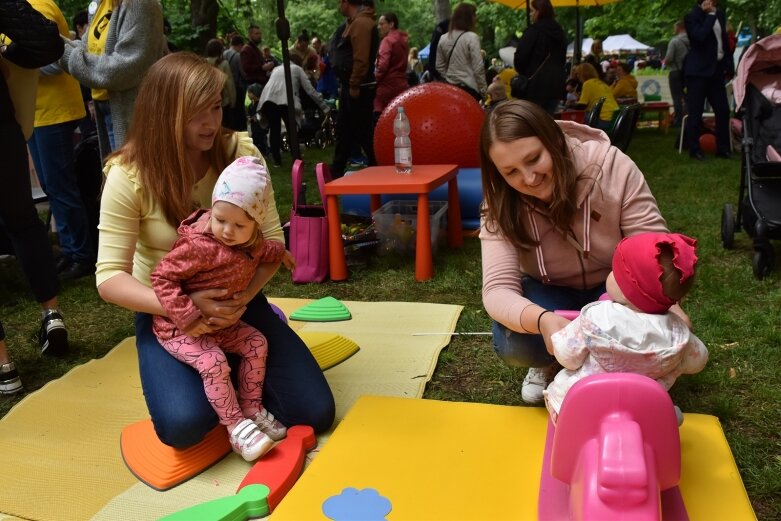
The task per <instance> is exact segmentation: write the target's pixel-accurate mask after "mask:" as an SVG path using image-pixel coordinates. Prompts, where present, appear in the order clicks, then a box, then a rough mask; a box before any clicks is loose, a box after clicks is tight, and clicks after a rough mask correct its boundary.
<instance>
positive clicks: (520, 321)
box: [480, 100, 688, 403]
mask: <svg viewBox="0 0 781 521" xmlns="http://www.w3.org/2000/svg"><path fill="white" fill-rule="evenodd" d="M480 154H481V164H482V181H483V195H484V200H485V204H484V207H483V210H482V220H483V222H482V226H481V229H480V240H481V248H482V262H483V305H484V306H485V308H486V311H487V312H488V314H489V315H490V316H491V318H492V319H493V320H494V326H493V340H494V349H495V350H496V352H497V354H498V355H499V356H500V357H501V358H502V359H503V360H504V362H505V363H507V364H508V365H510V366H517V367H529V368H530V369H529V372H528V373H527V375H526V378H525V380H524V382H523V388H522V393H521V395H522V398H523V400H524V401H525V402H527V403H542V399H543V394H542V391H543V390H544V389H545V387H546V386H547V384H548V383H549V382H550V381H551V380H552V378H553V376H554V375H555V372H556V370H557V369H558V367H557V366H556V365H554V362H555V359H554V357H553V356H552V354H551V353H552V351H551V349H552V348H551V347H550V336H551V334H553V333H554V332H556V331H558V330H560V329H561V328H563V327H564V326H566V325H567V323H568V322H569V321H568V320H567V319H565V318H564V317H561V316H559V315H556V314H554V313H552V311H553V310H556V309H580V308H582V307H583V306H584V305H586V304H588V303H589V302H593V301H596V300H597V299H598V298H599V297H600V295H602V293H604V292H605V280H606V279H607V276H608V274H609V273H610V270H611V263H612V258H613V252H614V251H615V248H616V245H617V244H618V243H619V242H620V241H621V239H622V238H623V237H628V236H632V235H635V234H638V233H641V232H667V231H668V230H667V225H666V223H665V221H664V219H663V218H662V216H661V214H660V213H659V208H658V207H657V205H656V200H655V199H654V196H653V195H652V194H651V190H650V189H649V188H648V185H647V184H646V182H645V178H644V177H643V174H642V172H640V170H639V169H638V168H637V165H635V164H634V162H633V161H632V160H631V159H630V158H629V157H628V156H626V155H625V154H623V153H622V152H621V151H620V150H618V149H617V148H615V147H613V146H611V144H610V140H609V139H608V138H607V136H606V135H605V134H604V132H601V131H599V130H597V129H593V128H590V127H587V126H585V125H580V124H577V123H574V122H571V121H554V120H553V119H552V118H551V117H550V116H549V115H548V114H547V113H546V112H545V111H544V110H542V109H541V108H540V107H539V106H537V105H535V104H533V103H530V102H527V101H520V100H512V101H508V102H505V103H502V104H501V105H500V106H498V107H497V108H496V109H495V110H494V111H492V112H491V113H490V114H489V115H488V116H487V117H486V119H485V122H484V124H483V128H482V131H481V138H480ZM671 310H672V311H673V312H676V313H679V314H680V315H681V316H682V318H684V320H685V321H686V322H687V323H688V317H686V315H685V314H684V313H683V311H682V310H681V309H680V308H679V307H678V306H677V305H676V306H673V308H672V309H671Z"/></svg>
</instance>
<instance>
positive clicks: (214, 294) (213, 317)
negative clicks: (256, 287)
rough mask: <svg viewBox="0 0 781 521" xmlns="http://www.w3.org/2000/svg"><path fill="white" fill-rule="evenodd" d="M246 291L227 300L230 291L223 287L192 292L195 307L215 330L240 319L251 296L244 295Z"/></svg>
mask: <svg viewBox="0 0 781 521" xmlns="http://www.w3.org/2000/svg"><path fill="white" fill-rule="evenodd" d="M243 293H245V292H239V293H236V294H234V295H233V296H232V297H230V298H227V299H225V300H217V299H222V298H224V297H225V296H226V295H227V294H228V291H227V290H226V289H223V288H217V289H204V290H201V291H196V292H194V293H191V294H190V295H189V297H190V298H191V299H192V301H193V303H194V304H195V307H197V308H198V309H199V310H200V312H201V313H202V314H203V316H204V322H205V323H206V324H207V325H209V326H210V327H211V328H212V329H213V330H217V329H223V328H226V327H228V326H232V325H233V324H235V323H236V322H238V321H239V319H240V318H241V316H242V315H243V314H244V311H246V309H247V302H249V301H250V298H246V299H245V296H244V295H242V294H243ZM237 295H238V298H237Z"/></svg>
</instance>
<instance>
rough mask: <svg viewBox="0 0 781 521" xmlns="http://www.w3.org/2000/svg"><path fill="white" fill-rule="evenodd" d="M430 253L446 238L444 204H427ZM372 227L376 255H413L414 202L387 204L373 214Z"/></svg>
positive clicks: (445, 202) (414, 229)
mask: <svg viewBox="0 0 781 521" xmlns="http://www.w3.org/2000/svg"><path fill="white" fill-rule="evenodd" d="M428 208H429V216H430V217H429V219H430V224H431V251H432V252H433V253H436V252H437V247H438V245H439V243H441V242H444V240H445V238H446V237H447V201H429V203H428ZM373 217H374V226H375V228H376V229H377V238H378V239H379V240H380V252H382V253H391V252H392V253H401V254H409V253H414V252H415V241H416V233H415V232H416V230H417V221H418V202H417V201H388V202H387V203H385V204H384V205H382V206H381V207H380V209H379V210H377V211H376V212H374V214H373Z"/></svg>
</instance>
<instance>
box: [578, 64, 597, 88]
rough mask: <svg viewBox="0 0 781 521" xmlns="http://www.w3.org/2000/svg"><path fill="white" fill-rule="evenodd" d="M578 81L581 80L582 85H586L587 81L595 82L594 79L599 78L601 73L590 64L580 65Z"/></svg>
mask: <svg viewBox="0 0 781 521" xmlns="http://www.w3.org/2000/svg"><path fill="white" fill-rule="evenodd" d="M577 74H578V79H579V80H580V83H586V81H587V80H593V79H594V78H599V73H598V72H597V70H596V69H595V68H594V66H593V65H591V64H590V63H588V62H583V63H581V64H580V65H578V73H577Z"/></svg>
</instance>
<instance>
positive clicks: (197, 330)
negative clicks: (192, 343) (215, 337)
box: [184, 319, 213, 338]
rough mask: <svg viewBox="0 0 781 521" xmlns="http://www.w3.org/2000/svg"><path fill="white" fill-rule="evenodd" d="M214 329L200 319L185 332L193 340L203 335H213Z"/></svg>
mask: <svg viewBox="0 0 781 521" xmlns="http://www.w3.org/2000/svg"><path fill="white" fill-rule="evenodd" d="M212 332H213V328H212V327H210V326H209V325H208V324H206V323H205V322H204V321H203V319H199V320H197V321H195V323H194V324H193V325H192V326H190V327H189V328H188V329H187V330H186V331H184V334H185V335H187V336H191V337H193V338H198V337H199V336H201V335H205V334H207V333H212Z"/></svg>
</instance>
